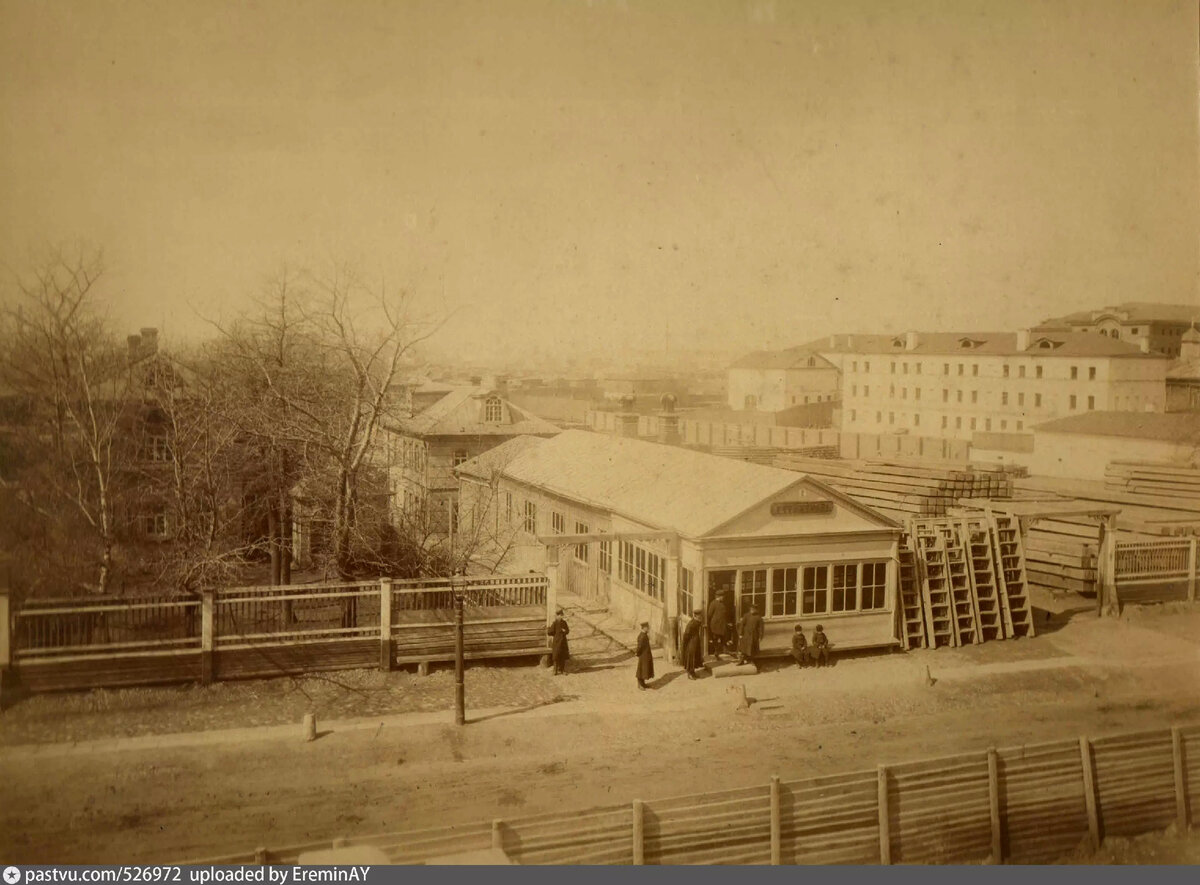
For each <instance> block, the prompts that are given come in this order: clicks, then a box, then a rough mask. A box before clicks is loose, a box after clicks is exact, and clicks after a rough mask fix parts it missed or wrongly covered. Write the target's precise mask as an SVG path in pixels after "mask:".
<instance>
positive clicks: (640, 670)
mask: <svg viewBox="0 0 1200 885" xmlns="http://www.w3.org/2000/svg"><path fill="white" fill-rule="evenodd" d="M637 659H638V662H637V683H638V689H639V690H641V691H645V690H646V680H647V679H653V678H654V652H653V651H651V649H650V623H649V622H648V621H642V632H641V633H639V634H638V638H637Z"/></svg>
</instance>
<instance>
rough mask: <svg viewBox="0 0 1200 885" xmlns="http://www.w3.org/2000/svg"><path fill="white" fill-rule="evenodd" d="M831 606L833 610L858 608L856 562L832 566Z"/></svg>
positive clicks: (855, 609)
mask: <svg viewBox="0 0 1200 885" xmlns="http://www.w3.org/2000/svg"><path fill="white" fill-rule="evenodd" d="M832 583H833V587H832V589H833V606H832V608H831V609H830V610H831V611H835V612H852V611H857V610H858V563H850V564H839V565H835V566H833V582H832Z"/></svg>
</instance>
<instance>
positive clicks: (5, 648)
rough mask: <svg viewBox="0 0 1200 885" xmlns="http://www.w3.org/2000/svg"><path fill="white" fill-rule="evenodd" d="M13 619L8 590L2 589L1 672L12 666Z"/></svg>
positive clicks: (0, 588)
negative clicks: (9, 607) (9, 608)
mask: <svg viewBox="0 0 1200 885" xmlns="http://www.w3.org/2000/svg"><path fill="white" fill-rule="evenodd" d="M11 631H12V617H11V615H10V614H9V610H8V588H7V587H0V671H5V670H8V668H9V667H11V666H12V640H11V638H10V637H11Z"/></svg>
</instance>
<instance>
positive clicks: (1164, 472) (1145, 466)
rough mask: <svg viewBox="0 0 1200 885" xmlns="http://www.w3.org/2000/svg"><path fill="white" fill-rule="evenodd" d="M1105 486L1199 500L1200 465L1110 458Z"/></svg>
mask: <svg viewBox="0 0 1200 885" xmlns="http://www.w3.org/2000/svg"><path fill="white" fill-rule="evenodd" d="M1104 487H1105V488H1106V489H1113V490H1115V491H1120V492H1132V493H1134V494H1139V495H1161V496H1163V497H1166V498H1191V499H1194V500H1197V501H1200V468H1197V467H1195V466H1192V465H1186V466H1185V465H1178V464H1168V463H1165V462H1153V461H1109V462H1108V465H1107V466H1106V467H1105V469H1104Z"/></svg>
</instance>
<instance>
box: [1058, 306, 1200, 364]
mask: <svg viewBox="0 0 1200 885" xmlns="http://www.w3.org/2000/svg"><path fill="white" fill-rule="evenodd" d="M1197 321H1200V304H1155V303H1152V302H1147V301H1127V302H1125V303H1124V304H1117V305H1113V306H1111V307H1102V308H1100V309H1098V310H1084V311H1079V312H1078V313H1072V314H1068V315H1067V316H1064V317H1056V318H1054V319H1050V320H1046V321H1045V322H1044V323H1042V324H1041V326H1039V327H1038V328H1039V329H1041V330H1047V331H1054V330H1058V329H1067V330H1071V331H1075V332H1091V333H1099V334H1100V335H1105V336H1107V337H1109V338H1113V339H1117V340H1120V341H1126V342H1129V343H1131V344H1135V345H1138V346H1141V344H1142V343H1143V342H1145V344H1146V346H1147V347H1148V348H1149V349H1150V351H1151V352H1152V353H1164V354H1166V355H1167V356H1173V357H1178V356H1179V351H1180V345H1181V343H1182V339H1183V336H1184V334H1185V333H1186V332H1187V330H1188V329H1189V328H1190V327H1191V325H1192V323H1193V322H1197Z"/></svg>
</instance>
